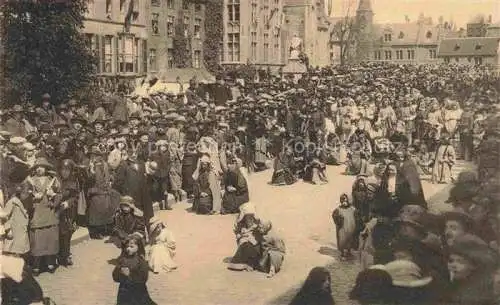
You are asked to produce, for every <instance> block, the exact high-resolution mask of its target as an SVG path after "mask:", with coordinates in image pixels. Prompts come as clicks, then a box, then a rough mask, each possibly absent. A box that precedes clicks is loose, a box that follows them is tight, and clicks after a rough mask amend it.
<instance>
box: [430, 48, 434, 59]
mask: <svg viewBox="0 0 500 305" xmlns="http://www.w3.org/2000/svg"><path fill="white" fill-rule="evenodd" d="M429 58H431V59H435V58H436V50H429Z"/></svg>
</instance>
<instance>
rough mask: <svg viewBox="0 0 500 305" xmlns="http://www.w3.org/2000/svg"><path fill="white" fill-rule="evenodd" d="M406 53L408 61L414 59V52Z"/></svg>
mask: <svg viewBox="0 0 500 305" xmlns="http://www.w3.org/2000/svg"><path fill="white" fill-rule="evenodd" d="M406 53H407V54H408V59H410V60H414V59H415V50H408V51H407V52H406Z"/></svg>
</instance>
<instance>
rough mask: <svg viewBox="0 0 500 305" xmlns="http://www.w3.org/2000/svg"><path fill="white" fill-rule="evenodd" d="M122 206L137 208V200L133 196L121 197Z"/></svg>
mask: <svg viewBox="0 0 500 305" xmlns="http://www.w3.org/2000/svg"><path fill="white" fill-rule="evenodd" d="M120 205H127V206H129V207H131V208H135V200H134V198H132V197H131V196H121V197H120Z"/></svg>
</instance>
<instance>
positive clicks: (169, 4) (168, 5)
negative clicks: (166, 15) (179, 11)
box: [167, 0, 175, 9]
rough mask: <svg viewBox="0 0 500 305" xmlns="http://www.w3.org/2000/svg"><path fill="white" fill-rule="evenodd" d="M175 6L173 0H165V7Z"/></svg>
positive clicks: (171, 7)
mask: <svg viewBox="0 0 500 305" xmlns="http://www.w3.org/2000/svg"><path fill="white" fill-rule="evenodd" d="M174 7H175V0H167V8H170V9H173V8H174Z"/></svg>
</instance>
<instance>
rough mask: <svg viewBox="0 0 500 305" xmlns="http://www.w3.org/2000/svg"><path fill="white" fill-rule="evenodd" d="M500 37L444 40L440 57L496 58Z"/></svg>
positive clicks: (439, 53) (440, 45)
mask: <svg viewBox="0 0 500 305" xmlns="http://www.w3.org/2000/svg"><path fill="white" fill-rule="evenodd" d="M499 43H500V37H466V38H452V39H443V40H442V41H441V43H440V44H439V48H438V56H495V55H497V52H498V49H499Z"/></svg>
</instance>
